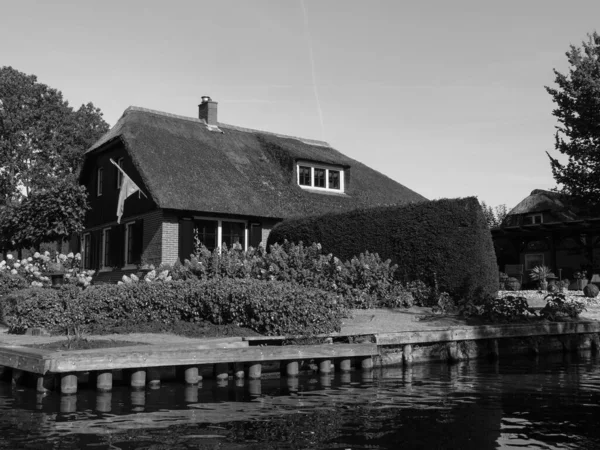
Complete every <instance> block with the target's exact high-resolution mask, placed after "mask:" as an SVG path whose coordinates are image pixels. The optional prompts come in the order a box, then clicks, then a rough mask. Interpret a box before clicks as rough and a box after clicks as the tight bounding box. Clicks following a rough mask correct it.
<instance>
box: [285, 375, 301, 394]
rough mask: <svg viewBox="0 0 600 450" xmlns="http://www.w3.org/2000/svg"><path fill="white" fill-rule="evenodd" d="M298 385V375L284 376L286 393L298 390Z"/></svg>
mask: <svg viewBox="0 0 600 450" xmlns="http://www.w3.org/2000/svg"><path fill="white" fill-rule="evenodd" d="M299 385H300V380H298V377H287V378H285V386H286V387H287V390H288V393H290V394H292V393H296V392H298V387H299Z"/></svg>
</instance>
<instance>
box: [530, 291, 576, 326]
mask: <svg viewBox="0 0 600 450" xmlns="http://www.w3.org/2000/svg"><path fill="white" fill-rule="evenodd" d="M545 300H546V306H544V308H543V309H542V310H541V311H540V316H542V317H543V318H545V319H548V320H553V321H554V320H560V319H562V318H565V317H570V318H572V319H574V318H576V317H578V316H579V314H581V313H582V312H583V311H585V302H582V301H581V300H577V299H567V298H566V296H565V294H563V293H561V292H553V293H551V294H548V295H547V296H546V297H545Z"/></svg>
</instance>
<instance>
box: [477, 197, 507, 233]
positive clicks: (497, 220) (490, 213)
mask: <svg viewBox="0 0 600 450" xmlns="http://www.w3.org/2000/svg"><path fill="white" fill-rule="evenodd" d="M481 209H482V210H483V215H484V217H485V221H486V222H487V224H488V226H489V227H490V228H494V227H499V226H500V225H502V222H503V221H504V218H505V217H506V216H507V215H508V208H507V207H506V205H505V204H502V205H498V206H496V207H494V208H492V207H491V206H489V205H488V204H486V203H485V202H483V201H482V202H481Z"/></svg>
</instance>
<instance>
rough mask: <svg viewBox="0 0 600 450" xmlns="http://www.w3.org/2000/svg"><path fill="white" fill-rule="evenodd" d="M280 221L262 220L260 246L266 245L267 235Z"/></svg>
mask: <svg viewBox="0 0 600 450" xmlns="http://www.w3.org/2000/svg"><path fill="white" fill-rule="evenodd" d="M279 222H280V220H269V219H264V220H263V221H262V245H267V239H269V233H271V230H272V229H273V227H274V226H275V225H277V224H278V223H279Z"/></svg>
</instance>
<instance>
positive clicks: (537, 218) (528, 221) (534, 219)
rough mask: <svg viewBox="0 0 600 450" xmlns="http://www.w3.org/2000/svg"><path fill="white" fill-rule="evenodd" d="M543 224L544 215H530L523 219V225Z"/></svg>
mask: <svg viewBox="0 0 600 450" xmlns="http://www.w3.org/2000/svg"><path fill="white" fill-rule="evenodd" d="M542 222H543V215H542V214H528V215H527V216H525V218H524V219H523V225H534V224H540V223H542Z"/></svg>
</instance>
